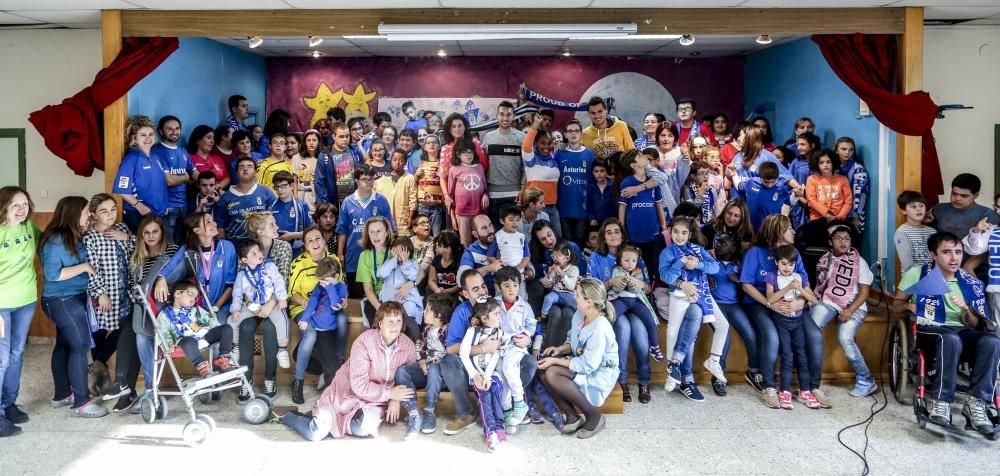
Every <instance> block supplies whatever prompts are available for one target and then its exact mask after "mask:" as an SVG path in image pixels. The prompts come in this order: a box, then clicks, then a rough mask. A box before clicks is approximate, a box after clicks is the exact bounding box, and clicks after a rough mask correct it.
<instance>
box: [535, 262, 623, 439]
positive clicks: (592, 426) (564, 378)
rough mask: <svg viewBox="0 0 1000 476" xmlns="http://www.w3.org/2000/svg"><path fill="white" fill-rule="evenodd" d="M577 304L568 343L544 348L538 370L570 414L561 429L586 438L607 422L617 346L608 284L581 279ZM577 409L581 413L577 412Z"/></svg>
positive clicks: (577, 289) (616, 374)
mask: <svg viewBox="0 0 1000 476" xmlns="http://www.w3.org/2000/svg"><path fill="white" fill-rule="evenodd" d="M576 307H577V313H576V315H574V316H573V327H572V328H570V331H569V339H568V342H567V343H566V344H563V345H560V346H558V347H549V348H547V349H545V351H544V352H543V355H544V356H545V358H543V359H542V360H541V361H539V362H538V369H539V370H541V371H542V373H541V380H542V384H543V385H545V388H546V389H547V390H548V391H549V394H550V395H551V396H552V399H553V401H555V403H556V405H558V406H559V409H560V410H562V412H563V413H564V414H565V415H566V420H565V422H564V423H563V424H562V425H561V427H560V428H559V431H560V432H562V433H563V434H570V433H573V432H576V437H577V438H580V439H586V438H590V437H592V436H594V435H596V434H597V433H598V432H600V431H601V430H603V429H604V427H605V425H606V423H607V422H606V421H605V419H604V415H602V414H601V409H600V407H601V405H603V404H604V401H605V399H607V398H608V395H610V394H611V390H612V389H614V387H615V382H617V381H618V372H619V371H618V344H617V342H616V341H615V331H614V329H612V327H611V322H613V321H614V320H615V309H614V307H613V306H612V305H611V303H610V302H609V301H608V294H607V291H606V290H605V288H604V283H602V282H601V281H600V280H599V279H595V278H584V279H582V280H580V282H579V283H578V284H577V286H576ZM561 356H568V358H562V357H561ZM577 409H579V410H580V411H582V412H583V415H578V414H577Z"/></svg>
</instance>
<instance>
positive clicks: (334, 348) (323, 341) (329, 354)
mask: <svg viewBox="0 0 1000 476" xmlns="http://www.w3.org/2000/svg"><path fill="white" fill-rule="evenodd" d="M313 353H314V354H319V355H318V357H319V362H320V365H321V366H322V368H323V382H324V387H323V389H325V388H326V386H327V385H330V384H331V383H333V378H334V377H335V376H336V374H337V370H340V362H341V360H340V354H341V353H342V351H341V349H340V344H339V343H338V342H337V331H316V346H315V347H314V348H313Z"/></svg>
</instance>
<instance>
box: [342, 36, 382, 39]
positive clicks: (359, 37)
mask: <svg viewBox="0 0 1000 476" xmlns="http://www.w3.org/2000/svg"><path fill="white" fill-rule="evenodd" d="M342 38H344V39H345V40H382V39H385V37H384V36H382V35H344V36H343V37H342Z"/></svg>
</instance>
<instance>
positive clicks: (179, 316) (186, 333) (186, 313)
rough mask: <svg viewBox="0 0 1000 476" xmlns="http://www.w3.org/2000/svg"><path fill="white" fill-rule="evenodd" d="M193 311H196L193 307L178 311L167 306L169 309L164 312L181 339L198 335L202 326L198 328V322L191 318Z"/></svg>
mask: <svg viewBox="0 0 1000 476" xmlns="http://www.w3.org/2000/svg"><path fill="white" fill-rule="evenodd" d="M192 310H194V308H192V307H187V308H185V307H182V308H180V309H179V310H178V309H175V308H174V306H167V309H166V310H164V311H163V312H165V313H167V319H170V322H171V323H173V325H174V329H176V330H177V333H178V334H180V336H181V337H194V336H196V335H197V333H198V328H199V327H200V326H198V324H197V321H195V320H194V319H192V318H191V311H192Z"/></svg>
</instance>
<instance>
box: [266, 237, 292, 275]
mask: <svg viewBox="0 0 1000 476" xmlns="http://www.w3.org/2000/svg"><path fill="white" fill-rule="evenodd" d="M267 259H269V260H271V262H273V263H274V265H275V266H277V267H278V272H279V273H281V277H282V278H283V279H285V280H286V281H287V280H288V274H289V273H291V272H292V245H291V244H290V243H288V242H287V241H285V240H279V239H277V238H275V239H274V240H273V241H271V250H270V251H268V253H267Z"/></svg>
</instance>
